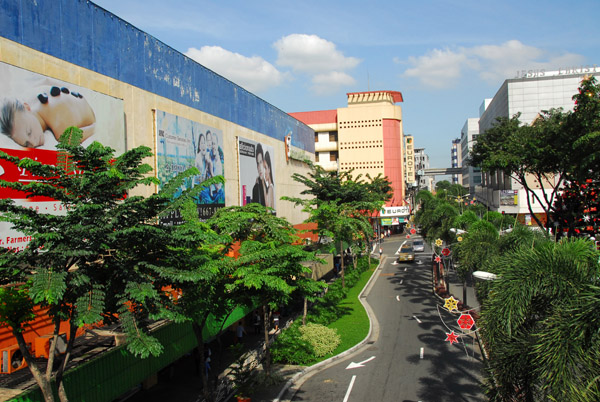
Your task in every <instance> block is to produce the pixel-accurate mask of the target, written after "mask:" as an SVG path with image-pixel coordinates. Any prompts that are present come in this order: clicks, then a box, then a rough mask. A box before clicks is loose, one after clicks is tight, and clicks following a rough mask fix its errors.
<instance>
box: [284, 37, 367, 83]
mask: <svg viewBox="0 0 600 402" xmlns="http://www.w3.org/2000/svg"><path fill="white" fill-rule="evenodd" d="M273 47H274V48H275V49H276V50H277V62H276V63H277V65H279V66H283V67H289V68H291V69H292V71H294V72H296V73H304V74H308V75H309V76H310V77H311V81H312V83H313V85H312V86H311V89H312V91H313V92H314V93H316V94H318V95H325V94H330V93H333V92H335V91H337V90H339V89H340V88H342V87H344V86H349V85H353V84H354V83H355V82H356V81H355V80H354V78H352V76H351V75H350V74H349V73H348V70H352V69H353V68H354V67H356V66H357V65H358V64H359V63H360V62H361V60H360V59H357V58H356V57H347V56H344V54H343V53H342V52H340V51H339V50H338V49H336V45H335V44H334V43H333V42H330V41H328V40H325V39H322V38H320V37H318V36H316V35H305V34H291V35H288V36H284V37H283V38H281V39H279V40H278V41H277V42H275V43H274V44H273Z"/></svg>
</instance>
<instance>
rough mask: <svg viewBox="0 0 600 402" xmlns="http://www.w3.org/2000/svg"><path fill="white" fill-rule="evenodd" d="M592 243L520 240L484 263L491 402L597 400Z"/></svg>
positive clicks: (599, 342) (598, 269)
mask: <svg viewBox="0 0 600 402" xmlns="http://www.w3.org/2000/svg"><path fill="white" fill-rule="evenodd" d="M598 257H599V253H598V252H597V251H596V250H595V247H593V243H591V242H589V241H587V240H583V239H577V240H568V239H563V240H562V241H560V242H558V243H555V242H553V241H551V240H545V241H535V242H533V243H532V244H522V245H521V246H520V247H518V248H516V249H513V250H512V251H509V252H506V253H504V254H502V255H501V256H500V257H498V258H495V259H492V260H489V261H488V265H489V267H488V268H489V269H494V271H493V272H496V273H497V274H498V279H497V280H495V281H492V282H491V283H490V288H491V289H490V292H489V295H488V298H487V299H486V301H485V303H484V304H483V306H482V315H481V321H480V328H481V329H482V335H483V339H484V342H485V345H486V349H487V350H488V352H489V357H490V359H489V370H488V372H487V382H486V387H487V392H488V396H489V397H490V400H492V401H506V400H525V401H538V400H539V401H542V400H556V401H597V400H598V399H599V398H600V386H599V385H600V382H599V379H600V378H599V373H600V363H599V362H600V359H599V357H600V352H599V351H600V336H599V334H600V318H598V317H599V316H598V308H600V288H599V287H598V284H599V279H598V278H600V265H599V264H598Z"/></svg>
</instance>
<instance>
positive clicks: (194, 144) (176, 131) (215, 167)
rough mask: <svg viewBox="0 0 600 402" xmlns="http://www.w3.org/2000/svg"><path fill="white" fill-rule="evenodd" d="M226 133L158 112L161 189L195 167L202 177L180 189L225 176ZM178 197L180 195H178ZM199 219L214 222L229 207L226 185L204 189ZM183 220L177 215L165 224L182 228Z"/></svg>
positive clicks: (158, 164) (158, 168)
mask: <svg viewBox="0 0 600 402" xmlns="http://www.w3.org/2000/svg"><path fill="white" fill-rule="evenodd" d="M221 144H223V133H222V131H221V130H218V129H216V128H214V127H209V126H206V125H204V124H200V123H198V122H195V121H192V120H188V119H185V118H183V117H180V116H176V115H172V114H169V113H166V112H163V111H160V110H157V111H156V160H157V163H156V165H157V166H156V174H157V177H158V179H159V180H160V183H161V184H160V186H161V187H162V186H163V185H164V184H166V183H167V182H168V181H169V180H170V179H171V178H172V177H175V176H176V175H177V174H178V173H180V172H183V171H185V170H187V169H189V168H191V167H194V166H195V167H197V168H198V170H199V171H200V174H199V175H198V176H194V177H192V178H188V179H187V180H186V182H185V183H184V184H183V186H182V188H181V189H180V192H179V193H181V192H182V191H183V190H186V189H189V188H193V187H195V186H198V185H201V183H202V182H204V181H205V180H206V179H208V178H211V177H215V176H224V170H225V157H224V154H223V148H222V146H221ZM176 195H178V194H176ZM196 202H197V204H198V216H199V218H200V219H201V220H206V219H208V218H210V217H211V216H212V215H213V214H214V213H215V212H216V210H217V208H222V207H224V206H225V188H224V186H223V185H222V184H216V185H211V186H209V187H205V188H203V189H202V190H201V191H200V193H199V196H198V197H197V199H196ZM180 222H181V217H180V216H179V215H178V214H177V213H174V214H172V216H170V217H168V218H166V219H164V220H163V223H165V224H171V225H174V224H178V223H180Z"/></svg>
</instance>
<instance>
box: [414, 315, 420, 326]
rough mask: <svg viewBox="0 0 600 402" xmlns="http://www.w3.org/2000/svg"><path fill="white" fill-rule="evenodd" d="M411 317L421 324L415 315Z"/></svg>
mask: <svg viewBox="0 0 600 402" xmlns="http://www.w3.org/2000/svg"><path fill="white" fill-rule="evenodd" d="M413 318H414V319H415V320H416V321H417V322H418V323H419V324H421V320H419V319H418V318H417V316H416V315H413Z"/></svg>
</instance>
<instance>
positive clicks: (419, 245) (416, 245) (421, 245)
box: [413, 239, 425, 251]
mask: <svg viewBox="0 0 600 402" xmlns="http://www.w3.org/2000/svg"><path fill="white" fill-rule="evenodd" d="M413 250H415V251H425V242H424V241H423V240H421V239H416V240H413Z"/></svg>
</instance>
